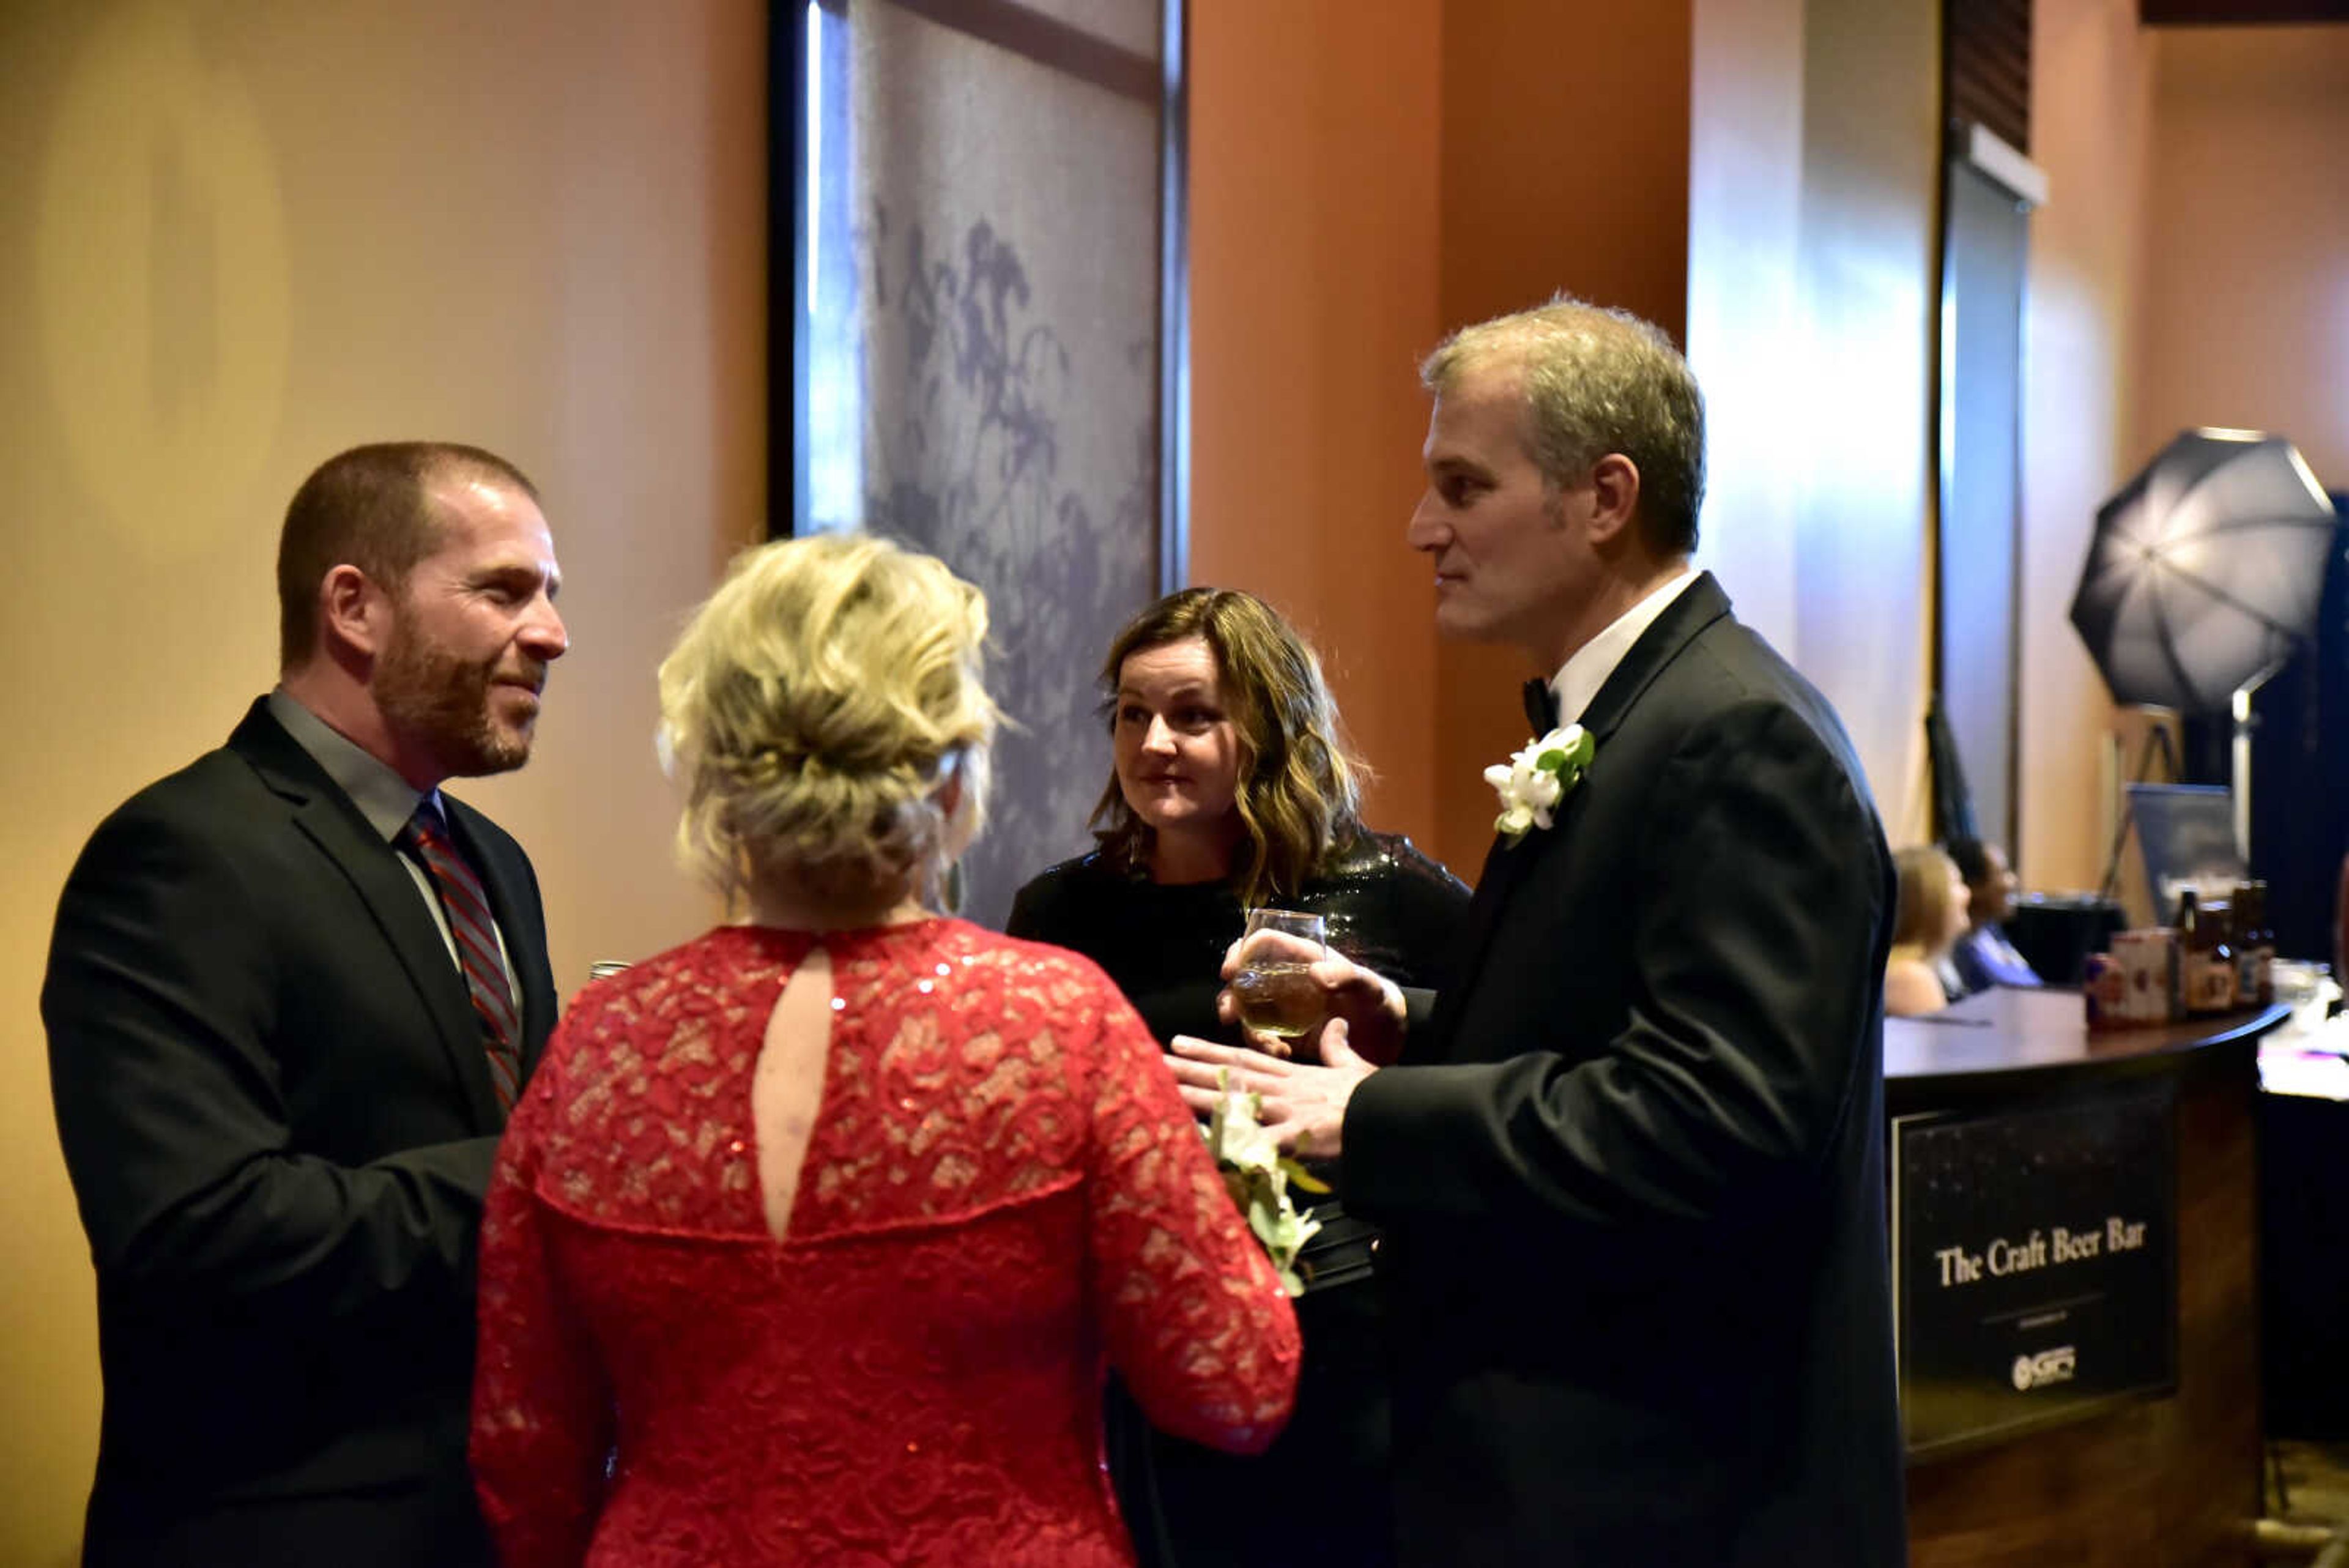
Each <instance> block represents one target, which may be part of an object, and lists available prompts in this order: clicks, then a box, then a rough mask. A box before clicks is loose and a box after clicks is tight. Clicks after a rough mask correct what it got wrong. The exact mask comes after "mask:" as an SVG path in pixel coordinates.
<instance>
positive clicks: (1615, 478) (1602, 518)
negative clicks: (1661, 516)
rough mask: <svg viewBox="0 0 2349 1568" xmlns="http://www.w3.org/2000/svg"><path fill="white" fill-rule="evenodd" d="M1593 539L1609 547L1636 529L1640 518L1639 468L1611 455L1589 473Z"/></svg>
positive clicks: (1620, 457) (1626, 458) (1613, 454)
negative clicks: (1626, 532)
mask: <svg viewBox="0 0 2349 1568" xmlns="http://www.w3.org/2000/svg"><path fill="white" fill-rule="evenodd" d="M1590 505H1591V512H1590V540H1591V543H1593V544H1595V545H1604V544H1608V543H1609V542H1611V541H1613V540H1615V539H1618V538H1620V537H1623V536H1624V533H1625V530H1627V529H1636V528H1637V527H1638V526H1639V517H1640V468H1639V465H1638V464H1637V463H1635V462H1632V461H1631V460H1630V458H1628V457H1625V456H1624V455H1623V454H1622V453H1621V452H1609V453H1608V454H1607V455H1606V456H1605V457H1602V458H1600V459H1599V462H1597V463H1596V464H1595V465H1593V467H1592V468H1591V470H1590Z"/></svg>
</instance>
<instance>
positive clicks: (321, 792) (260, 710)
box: [228, 703, 504, 1133]
mask: <svg viewBox="0 0 2349 1568" xmlns="http://www.w3.org/2000/svg"><path fill="white" fill-rule="evenodd" d="M228 743H229V747H230V749H231V750H232V751H234V752H236V753H238V754H239V755H241V756H243V758H244V759H245V761H246V762H248V763H251V764H252V765H253V768H254V772H255V773H257V774H259V775H260V777H261V779H262V781H263V783H264V784H267V785H268V786H269V788H270V789H271V791H272V792H274V794H276V795H277V796H278V798H279V799H281V800H283V801H284V802H285V806H286V814H287V816H288V818H289V820H290V821H291V822H292V823H293V825H294V826H295V828H296V829H297V830H298V831H299V832H301V833H302V834H303V835H304V836H305V837H307V838H308V839H309V840H310V841H311V842H312V843H313V844H315V845H316V846H317V847H318V849H319V851H320V852H321V853H323V854H324V855H325V856H326V858H327V859H328V860H330V861H332V862H333V863H334V865H335V867H336V869H338V870H339V871H341V873H342V874H343V876H344V877H346V878H347V879H348V881H349V882H350V885H351V888H352V890H353V891H354V892H356V893H357V895H358V897H359V899H360V901H361V902H362V903H364V904H365V905H366V906H367V912H368V913H369V914H370V915H372V916H373V917H374V919H375V923H376V927H377V929H378V931H380V933H381V934H382V938H383V940H384V942H385V944H386V945H387V946H388V948H389V949H390V950H391V953H392V956H393V958H394V959H395V960H396V961H397V963H398V969H397V971H394V970H393V969H392V968H391V967H390V966H385V967H384V970H383V972H384V974H385V976H386V978H387V979H390V978H391V977H392V976H393V975H394V974H395V973H397V974H398V975H399V976H401V977H404V979H405V980H406V981H407V983H408V984H409V985H411V986H413V987H414V988H415V990H416V993H417V996H418V998H419V1000H420V1001H421V1002H423V1004H424V1008H425V1011H426V1012H428V1013H429V1015H430V1016H431V1019H432V1025H433V1032H434V1033H435V1034H436V1035H437V1036H438V1040H439V1044H440V1049H441V1051H442V1053H443V1054H444V1055H445V1056H446V1058H447V1060H448V1063H449V1069H450V1073H451V1074H453V1075H455V1078H456V1081H457V1083H458V1085H459V1086H460V1088H461V1089H462V1091H463V1093H464V1096H465V1101H466V1105H467V1106H468V1108H469V1109H470V1110H471V1112H472V1116H473V1121H474V1124H475V1125H476V1126H477V1127H479V1128H480V1129H481V1131H482V1132H484V1133H493V1132H496V1131H497V1130H498V1129H499V1127H501V1126H502V1125H503V1121H504V1118H503V1117H502V1116H500V1115H499V1112H498V1104H497V1096H496V1093H495V1091H493V1090H492V1088H491V1086H490V1069H489V1063H488V1060H487V1058H486V1056H485V1055H484V1054H483V1051H482V1048H481V1020H480V1019H479V1017H478V1016H477V1015H476V1014H475V1013H474V1012H473V1004H472V1002H471V998H470V997H469V996H468V995H467V994H466V992H465V981H464V979H463V977H462V976H461V975H460V974H459V972H458V971H457V966H456V965H455V964H454V963H453V962H451V961H450V958H449V948H448V944H447V943H446V942H444V941H443V940H441V937H440V928H439V927H438V926H436V925H434V924H433V922H432V916H431V913H430V911H429V910H428V909H426V908H425V906H424V901H423V899H422V898H421V897H419V894H418V892H417V888H416V883H415V880H414V878H412V877H410V876H409V874H408V869H407V867H405V866H403V865H402V864H401V863H400V860H399V857H398V851H397V850H395V849H393V848H392V847H391V846H389V845H388V844H386V843H384V842H383V840H382V839H381V838H380V837H379V836H377V834H376V831H375V829H374V828H373V827H372V826H368V824H367V818H365V817H364V816H362V815H359V811H358V808H357V806H355V805H352V804H351V802H350V798H349V797H348V796H347V795H346V794H343V792H342V791H341V789H339V788H338V787H336V784H335V782H334V781H333V780H332V779H330V778H328V777H327V776H326V772H325V770H324V769H322V768H320V767H319V766H318V764H317V763H316V762H315V761H314V760H312V758H311V756H310V753H307V752H305V751H304V750H303V749H302V747H301V745H300V743H299V742H296V741H295V739H294V737H292V736H291V735H289V734H287V733H286V732H285V728H284V727H283V726H282V725H280V724H279V723H278V722H277V721H276V720H275V719H274V718H272V717H270V715H269V711H268V710H267V708H266V706H265V705H264V704H263V703H255V704H254V709H253V711H252V712H250V713H248V714H247V715H246V716H245V720H244V722H243V723H242V724H239V725H238V726H237V728H236V732H235V733H234V734H233V735H231V736H230V737H229V742H228ZM354 940H357V938H356V935H355V939H354Z"/></svg>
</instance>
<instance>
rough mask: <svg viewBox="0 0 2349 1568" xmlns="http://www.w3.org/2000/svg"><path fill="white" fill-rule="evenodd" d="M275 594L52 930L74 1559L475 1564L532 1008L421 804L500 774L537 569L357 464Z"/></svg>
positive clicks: (535, 962)
mask: <svg viewBox="0 0 2349 1568" xmlns="http://www.w3.org/2000/svg"><path fill="white" fill-rule="evenodd" d="M277 581H278V599H279V608H280V644H281V664H282V673H281V676H280V680H279V684H278V687H277V689H276V690H275V691H272V692H271V693H270V694H269V695H267V696H265V697H264V698H262V699H260V700H259V701H256V702H254V705H253V708H252V710H251V711H249V712H248V713H247V714H246V715H245V717H244V720H243V722H242V723H240V724H239V725H238V726H237V728H236V731H235V732H234V733H233V734H232V735H231V736H230V737H229V741H228V744H227V745H226V746H225V747H223V748H222V749H221V750H219V751H216V752H212V753H208V754H206V755H205V756H202V757H201V758H199V759H197V761H196V762H195V763H192V764H191V765H190V766H189V767H187V768H184V769H182V770H181V772H179V773H176V774H172V775H171V776H170V777H169V778H166V779H163V780H162V781H160V783H158V784H152V785H150V786H149V787H148V788H146V789H144V790H142V791H140V793H139V794H136V795H134V796H132V797H131V799H130V800H129V802H128V803H126V804H125V805H122V806H121V807H119V809H117V810H116V811H115V812H114V813H113V815H110V816H109V817H108V818H107V819H106V821H105V822H104V823H103V824H102V825H101V826H99V827H98V831H97V833H96V834H95V835H94V836H92V837H91V839H90V841H89V844H88V846H87V847H86V848H84V850H83V851H82V855H81V858H80V859H79V861H78V862H77V864H76V865H75V867H74V870H73V874H72V876H71V877H70V878H69V879H68V880H67V884H66V888H65V894H64V898H63V899H62V901H61V903H60V904H59V907H58V910H57V929H56V934H55V938H54V940H53V942H52V945H51V948H50V952H49V969H48V978H47V984H46V986H45V987H44V989H43V991H42V993H41V1012H42V1015H43V1017H44V1019H45V1020H46V1022H47V1026H48V1037H49V1067H50V1077H51V1084H52V1089H53V1093H54V1096H55V1099H56V1104H57V1129H58V1135H59V1137H61V1139H62V1140H63V1142H64V1145H65V1154H66V1163H67V1168H68V1170H69V1171H70V1173H71V1175H72V1178H73V1183H74V1190H75V1194H76V1196H77V1198H78V1200H79V1203H80V1208H81V1217H82V1224H83V1228H84V1229H85V1230H86V1231H88V1234H89V1241H90V1251H91V1255H92V1258H93V1260H94V1262H96V1264H97V1268H98V1354H99V1360H100V1364H101V1366H102V1369H103V1371H104V1375H105V1381H106V1408H105V1417H104V1421H103V1424H102V1427H101V1429H100V1435H99V1451H98V1478H97V1481H96V1484H95V1486H94V1487H93V1489H92V1491H91V1494H90V1501H89V1513H88V1533H87V1535H86V1538H85V1542H84V1546H83V1561H84V1563H88V1564H117V1563H121V1564H131V1563H137V1564H141V1565H151V1564H187V1565H191V1568H193V1565H196V1564H203V1565H207V1568H209V1565H213V1564H229V1563H233V1564H236V1565H238V1568H274V1565H280V1564H282V1565H286V1568H291V1565H294V1564H326V1563H332V1564H335V1565H336V1568H372V1565H378V1564H379V1565H381V1568H394V1565H398V1568H413V1565H420V1564H427V1563H429V1564H432V1565H434V1568H445V1565H449V1564H467V1563H487V1562H488V1561H489V1547H488V1543H487V1539H486V1536H485V1534H484V1533H483V1532H482V1529H481V1521H480V1518H479V1515H478V1513H477V1511H476V1510H475V1507H474V1503H473V1498H472V1487H471V1480H470V1477H469V1475H468V1472H467V1469H466V1464H465V1440H466V1430H467V1407H468V1402H469V1398H470V1389H471V1377H472V1347H473V1244H474V1234H475V1230H476V1227H477V1225H478V1222H479V1220H480V1215H481V1195H482V1192H483V1190H484V1189H485V1188H486V1186H487V1183H488V1179H489V1172H490V1161H491V1157H492V1153H493V1152H494V1150H495V1148H496V1147H497V1139H498V1134H499V1131H500V1130H501V1129H502V1127H503V1126H504V1125H505V1115H506V1107H507V1106H508V1105H510V1104H511V1101H512V1096H513V1094H514V1093H515V1092H516V1091H517V1089H518V1087H519V1084H520V1082H521V1080H522V1078H523V1076H524V1075H526V1074H527V1073H528V1071H529V1068H530V1065H531V1064H532V1062H533V1060H534V1059H535V1056H536V1054H537V1051H538V1049H539V1047H540V1046H541V1044H543V1042H544V1040H545V1038H546V1033H547V1031H548V1029H549V1028H550V1026H551V1025H552V1023H553V1022H554V1007H555V1002H554V983H553V981H552V978H551V976H550V974H549V971H548V968H547V961H546V938H545V920H544V917H543V913H542V912H541V909H540V905H539V893H538V884H537V881H536V878H535V877H533V874H532V872H531V867H530V862H529V861H528V860H527V859H526V858H524V857H523V852H522V850H521V848H520V847H519V846H517V845H516V844H515V843H514V841H513V840H512V838H510V837H508V836H506V835H505V834H504V833H503V832H502V831H501V830H500V829H499V828H498V827H497V826H496V825H494V824H493V823H492V822H491V821H490V820H489V819H488V818H487V817H484V816H482V815H481V814H480V813H479V812H476V811H473V810H471V808H469V807H467V806H465V805H462V804H460V802H457V801H455V800H452V799H450V798H449V797H448V796H445V795H442V794H440V791H439V787H438V786H439V785H440V783H441V781H443V780H444V779H448V778H451V777H460V776H474V775H480V774H492V773H499V772H502V771H505V770H508V769H512V768H518V767H520V766H522V764H523V762H524V761H525V760H526V759H527V758H528V756H529V754H530V742H531V734H532V730H533V725H534V723H535V722H536V719H537V715H538V707H539V691H540V689H541V687H542V686H543V684H544V682H545V679H546V671H547V666H548V664H549V663H551V662H552V661H553V660H554V659H556V658H558V657H559V656H561V654H562V653H563V651H564V648H565V647H566V645H567V644H566V638H565V633H564V626H563V621H562V618H561V617H560V616H559V615H557V614H556V612H555V608H554V593H555V589H556V587H557V582H558V574H557V569H556V566H555V560H554V541H553V539H552V537H551V535H549V533H548V531H547V526H546V520H545V518H544V517H543V515H542V514H541V513H540V511H539V506H538V498H537V493H536V492H535V491H534V490H533V488H532V487H531V484H530V482H529V481H528V480H526V479H525V478H523V475H522V474H521V473H520V472H516V471H515V470H514V468H513V467H512V465H510V464H508V463H507V462H504V461H503V460H502V459H500V458H497V457H494V456H492V455H491V454H490V453H488V452H481V451H478V450H476V449H473V448H471V447H461V446H450V445H439V444H426V443H409V444H401V445H380V446H368V447H361V448H358V449H357V450H355V451H352V452H345V453H343V454H342V455H341V456H339V457H336V458H334V459H332V460H331V461H329V462H327V463H326V464H325V465H324V466H323V467H321V468H320V469H319V470H318V471H317V472H316V473H314V474H312V475H311V476H310V478H309V479H308V481H307V482H305V483H304V484H303V486H302V488H301V491H300V492H299V493H297V494H296V495H295V498H294V502H293V504H292V506H291V507H290V508H289V510H288V511H287V513H286V517H285V531H284V534H283V535H282V536H281V538H280V541H279V545H278V564H277ZM436 813H437V815H436ZM411 820H414V821H416V822H417V823H418V824H419V826H417V827H415V828H411V827H410V826H409V825H410V823H411ZM419 832H420V833H421V834H422V835H423V836H420V837H419V836H417V835H418V834H419Z"/></svg>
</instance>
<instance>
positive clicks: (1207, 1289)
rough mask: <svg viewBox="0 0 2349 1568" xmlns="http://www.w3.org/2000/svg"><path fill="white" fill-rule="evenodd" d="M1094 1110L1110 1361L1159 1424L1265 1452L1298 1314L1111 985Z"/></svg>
mask: <svg viewBox="0 0 2349 1568" xmlns="http://www.w3.org/2000/svg"><path fill="white" fill-rule="evenodd" d="M1094 1068H1095V1074H1096V1077H1095V1082H1094V1085H1093V1105H1092V1149H1091V1158H1092V1172H1091V1175H1092V1201H1091V1226H1092V1234H1091V1238H1090V1247H1091V1257H1090V1260H1089V1262H1090V1266H1091V1275H1092V1278H1091V1288H1092V1293H1093V1299H1094V1301H1095V1303H1096V1305H1097V1308H1098V1311H1099V1314H1100V1318H1101V1322H1102V1328H1103V1332H1104V1334H1106V1336H1107V1339H1108V1344H1109V1353H1110V1359H1111V1361H1112V1363H1113V1364H1114V1365H1115V1366H1117V1369H1118V1370H1119V1371H1120V1372H1121V1373H1123V1375H1124V1376H1125V1380H1126V1386H1127V1387H1128V1388H1129V1389H1131V1390H1132V1392H1133V1397H1134V1398H1135V1399H1136V1401H1138V1402H1139V1403H1140V1405H1141V1406H1142V1408H1143V1413H1144V1414H1145V1415H1147V1416H1148V1417H1150V1419H1151V1421H1152V1422H1153V1423H1154V1425H1156V1426H1157V1427H1159V1428H1162V1429H1163V1430H1164V1431H1167V1432H1171V1433H1173V1434H1174V1435H1175V1436H1176V1437H1180V1438H1189V1439H1190V1440H1191V1441H1193V1442H1196V1443H1205V1444H1207V1445H1209V1446H1211V1447H1214V1448H1218V1449H1228V1450H1230V1451H1232V1452H1234V1453H1261V1452H1263V1451H1264V1449H1265V1448H1266V1447H1267V1446H1268V1445H1269V1444H1270V1443H1271V1441H1272V1439H1273V1438H1276V1437H1278V1436H1279V1434H1280V1428H1281V1427H1282V1426H1283V1425H1284V1424H1285V1423H1286V1422H1287V1421H1288V1411H1289V1406H1290V1404H1291V1403H1292V1402H1293V1401H1294V1399H1295V1397H1296V1393H1297V1361H1298V1350H1299V1339H1298V1332H1297V1314H1295V1312H1294V1311H1292V1310H1291V1309H1290V1307H1289V1304H1288V1296H1287V1295H1286V1294H1285V1293H1283V1292H1282V1291H1281V1288H1280V1282H1279V1281H1278V1279H1277V1278H1276V1277H1275V1276H1274V1274H1273V1272H1272V1265H1271V1264H1270V1263H1269V1262H1267V1261H1266V1260H1265V1256H1264V1252H1263V1250H1262V1249H1261V1248H1259V1247H1258V1246H1257V1241H1256V1238H1255V1237H1254V1236H1253V1235H1251V1234H1250V1233H1249V1232H1248V1230H1247V1223H1246V1221H1244V1220H1242V1219H1241V1218H1240V1215H1239V1211H1238V1210H1237V1209H1236V1208H1234V1207H1233V1204H1232V1200H1231V1198H1230V1196H1229V1194H1227V1193H1226V1191H1225V1190H1224V1184H1223V1179H1222V1178H1220V1177H1219V1176H1217V1175H1216V1168H1215V1162H1214V1161H1213V1160H1212V1159H1211V1158H1209V1157H1208V1154H1207V1147H1206V1143H1205V1141H1204V1140H1202V1139H1201V1138H1200V1137H1199V1129H1198V1127H1197V1124H1196V1123H1195V1122H1194V1121H1193V1120H1192V1118H1191V1113H1190V1111H1189V1109H1188V1108H1187V1107H1185V1106H1184V1104H1183V1100H1182V1096H1181V1095H1180V1094H1179V1093H1178V1092H1177V1091H1176V1089H1175V1086H1174V1075H1173V1074H1172V1073H1170V1072H1169V1071H1167V1067H1166V1062H1165V1058H1164V1056H1163V1055H1162V1054H1160V1052H1159V1049H1158V1046H1157V1044H1156V1043H1155V1042H1154V1041H1153V1040H1152V1039H1151V1038H1150V1033H1149V1031H1148V1030H1147V1029H1146V1028H1144V1027H1143V1023H1142V1020H1141V1019H1140V1018H1139V1017H1138V1016H1136V1015H1135V1013H1134V1012H1133V1008H1132V1007H1130V1006H1128V1005H1127V1004H1126V1002H1125V1001H1124V999H1123V997H1120V996H1117V995H1116V994H1115V992H1113V991H1112V992H1111V994H1110V996H1109V997H1108V998H1107V999H1105V1002H1104V1005H1103V1008H1102V1033H1101V1040H1100V1048H1099V1050H1098V1052H1097V1053H1096V1054H1095V1058H1094Z"/></svg>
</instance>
